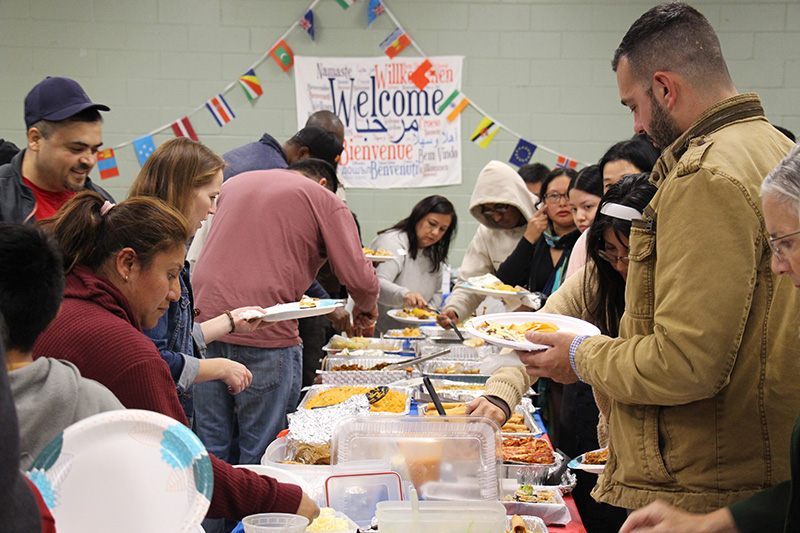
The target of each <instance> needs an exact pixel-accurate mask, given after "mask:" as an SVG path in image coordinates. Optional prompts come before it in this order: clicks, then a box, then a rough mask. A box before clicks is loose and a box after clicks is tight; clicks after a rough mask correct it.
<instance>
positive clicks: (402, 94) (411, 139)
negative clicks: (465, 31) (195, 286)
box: [294, 56, 463, 189]
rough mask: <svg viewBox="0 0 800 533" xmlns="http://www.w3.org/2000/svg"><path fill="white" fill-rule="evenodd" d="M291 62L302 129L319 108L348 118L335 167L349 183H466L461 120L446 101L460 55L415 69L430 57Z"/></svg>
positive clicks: (456, 83) (457, 86)
mask: <svg viewBox="0 0 800 533" xmlns="http://www.w3.org/2000/svg"><path fill="white" fill-rule="evenodd" d="M294 60H295V64H294V68H295V71H294V75H295V92H296V97H297V122H298V127H299V128H302V127H303V126H304V125H305V123H306V120H307V119H308V116H309V115H311V114H312V113H314V112H315V111H319V110H321V109H328V110H330V111H333V112H334V113H336V115H337V116H338V117H339V118H340V119H341V120H342V122H343V123H344V128H345V143H344V146H345V148H344V152H342V157H341V161H340V162H339V168H338V172H339V176H340V178H341V179H342V181H343V182H344V184H345V186H347V187H353V188H377V189H389V188H394V187H434V186H439V185H455V184H459V183H461V119H460V117H458V116H455V117H451V118H452V121H451V120H448V116H449V115H450V114H451V111H452V110H450V109H448V105H447V104H448V103H449V102H447V100H448V98H449V97H450V96H451V95H452V94H453V91H456V90H461V65H462V61H463V57H462V56H442V57H429V58H427V61H430V64H431V67H430V68H429V69H428V70H427V71H425V72H422V73H421V74H420V72H417V73H416V75H415V72H416V71H417V70H418V69H419V67H420V65H422V64H423V62H424V61H426V58H419V57H417V58H407V59H406V58H401V57H396V58H394V59H389V58H388V57H301V56H297V57H295V58H294ZM421 76H424V78H422V79H420V78H421ZM425 79H427V83H426V82H425ZM420 82H422V83H420ZM419 85H423V86H424V88H423V89H420V88H419Z"/></svg>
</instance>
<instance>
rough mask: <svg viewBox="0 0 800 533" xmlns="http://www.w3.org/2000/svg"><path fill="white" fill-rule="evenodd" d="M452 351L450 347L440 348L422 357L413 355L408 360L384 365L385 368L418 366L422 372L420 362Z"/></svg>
mask: <svg viewBox="0 0 800 533" xmlns="http://www.w3.org/2000/svg"><path fill="white" fill-rule="evenodd" d="M448 353H450V348H445V349H444V350H439V351H438V352H434V353H432V354H428V355H423V356H422V357H413V358H411V359H409V360H408V361H400V362H399V363H392V364H390V365H387V366H385V367H383V369H384V370H395V369H398V368H405V367H407V366H413V367H416V369H417V370H418V371H419V372H420V373H421V372H422V368H421V367H420V366H419V365H420V363H424V362H426V361H430V360H431V359H436V358H437V357H441V356H443V355H446V354H448Z"/></svg>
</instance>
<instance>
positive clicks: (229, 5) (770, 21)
mask: <svg viewBox="0 0 800 533" xmlns="http://www.w3.org/2000/svg"><path fill="white" fill-rule="evenodd" d="M386 2H387V4H388V6H389V7H390V9H391V10H392V11H393V12H394V14H395V15H396V16H397V18H398V19H399V21H400V23H401V24H402V25H403V26H404V27H405V28H406V30H407V31H408V33H409V34H410V35H411V37H412V39H414V41H416V43H417V44H419V46H420V47H421V48H422V50H423V51H424V52H425V53H426V54H427V55H450V54H457V55H463V56H464V57H465V60H464V77H463V82H462V90H463V92H464V93H466V94H467V95H468V96H469V97H470V98H471V99H472V100H474V101H475V102H477V103H478V104H479V105H480V106H481V107H482V108H483V109H485V110H486V112H487V113H489V114H490V115H491V116H492V117H493V118H495V119H496V120H499V121H500V122H502V123H504V124H506V125H507V126H508V127H509V128H511V129H513V130H514V131H516V132H517V133H519V134H521V135H523V136H524V137H525V138H526V139H528V140H530V141H533V142H538V143H541V144H544V145H546V146H548V147H550V148H553V149H555V150H558V151H561V152H563V153H565V154H567V155H569V156H572V157H574V158H577V159H578V160H580V161H586V162H594V161H595V160H597V159H598V158H599V157H600V155H601V154H602V153H603V151H604V150H605V148H607V147H608V146H609V145H611V144H612V143H614V142H616V141H618V140H620V139H623V138H626V137H628V136H629V135H630V134H631V133H632V119H631V117H630V115H629V113H628V111H627V110H626V109H625V108H623V107H622V106H621V105H620V104H619V97H618V95H617V90H616V83H615V78H614V75H613V73H612V72H611V69H610V66H609V61H610V58H611V54H612V52H613V50H614V49H615V48H616V46H617V44H618V43H619V41H620V39H621V38H622V36H623V34H624V33H625V30H626V29H627V28H628V26H629V25H630V24H631V22H633V20H635V19H636V18H637V17H638V16H639V15H640V14H641V13H642V12H644V11H645V10H646V9H647V8H649V7H650V6H651V5H653V4H654V3H655V2H641V1H623V0H617V1H613V0H604V1H601V0H584V1H571V0H551V1H546V0H543V1H528V0H503V1H498V0H494V1H492V0H483V1H471V0H447V1H446V2H445V1H442V0H426V1H422V0H386ZM367 4H368V2H367V0H358V2H356V4H355V5H353V6H352V7H351V8H350V9H348V10H347V11H345V10H342V9H341V7H339V5H338V4H336V2H334V1H333V0H321V1H320V2H319V4H318V5H317V6H316V7H315V16H316V31H317V40H316V41H315V42H312V41H311V40H310V39H309V38H308V37H307V35H306V34H305V33H304V32H303V31H302V29H300V28H296V29H294V30H293V31H292V32H291V33H290V34H289V36H288V38H287V41H288V42H289V44H290V46H291V47H292V49H293V50H294V53H295V54H296V55H317V56H370V55H376V56H378V55H380V54H381V51H380V49H379V48H378V44H379V43H380V42H381V40H383V39H384V38H385V37H386V36H387V35H388V34H389V33H390V32H391V31H392V30H393V29H394V25H393V23H392V21H391V20H390V19H389V17H388V16H385V15H384V16H382V17H380V18H378V19H377V20H376V21H375V22H374V23H373V24H372V26H371V27H369V28H367V27H366V9H367ZM309 5H310V1H306V0H302V1H300V0H136V1H135V2H125V1H122V0H2V2H0V136H2V137H4V138H6V139H9V140H12V141H14V142H15V143H17V144H18V145H20V146H23V145H24V144H25V131H24V123H23V114H22V101H23V99H24V97H25V94H26V93H27V92H28V90H29V89H30V88H31V87H32V86H33V85H34V84H35V83H37V82H38V81H40V80H41V79H42V78H44V77H45V76H47V75H60V76H69V77H73V78H75V79H77V80H79V81H80V83H81V84H82V85H83V86H84V88H85V89H86V91H87V92H88V93H89V95H90V96H91V97H92V98H93V99H94V100H95V101H98V102H102V103H106V104H108V105H109V106H111V107H112V111H111V112H110V113H106V114H105V125H104V128H103V132H104V142H105V144H106V145H108V146H115V145H117V144H119V143H122V142H126V141H131V140H133V139H135V138H137V137H139V136H141V135H143V134H145V133H148V132H149V131H151V130H153V129H155V128H157V127H159V126H161V125H163V124H167V123H170V122H172V121H173V120H175V119H176V118H179V117H182V116H184V115H186V114H187V113H190V112H191V111H192V110H193V109H195V108H196V107H197V106H200V105H202V104H203V102H205V100H206V99H208V98H210V97H211V96H213V95H214V94H216V93H217V92H219V91H221V90H222V89H223V88H224V87H225V86H226V85H227V84H228V83H229V82H230V81H231V80H234V79H236V78H237V77H238V76H239V75H240V74H242V72H243V71H244V70H245V69H246V68H247V67H248V66H249V65H251V64H252V63H254V62H255V61H256V60H257V59H258V58H259V57H260V56H261V55H262V54H263V53H264V52H265V51H266V50H267V49H268V48H269V47H270V46H271V45H272V44H273V43H274V42H275V41H276V40H277V39H278V38H279V37H280V36H281V35H282V34H283V33H284V31H285V30H286V29H287V28H288V27H289V25H290V24H291V23H292V22H293V21H294V20H296V19H297V18H299V17H300V16H301V15H302V14H303V13H304V12H305V10H306V8H307V7H308V6H309ZM693 5H695V6H696V7H698V8H699V9H700V10H701V11H702V12H703V13H704V14H705V15H706V16H707V17H708V18H709V20H710V21H711V23H712V24H713V25H714V27H715V28H716V29H717V31H718V32H719V34H720V38H721V41H722V46H723V51H724V53H725V55H726V57H727V60H728V64H729V66H730V69H731V72H732V74H733V77H734V80H735V82H736V85H737V88H738V89H739V91H740V92H744V91H755V92H758V93H759V94H760V95H761V97H762V99H763V101H764V106H765V108H766V111H767V116H768V117H769V118H770V120H771V121H772V122H774V123H775V124H780V125H783V126H786V127H788V128H789V129H791V130H793V131H795V132H800V104H799V103H798V102H800V4H798V2H796V1H775V2H769V1H750V2H747V1H736V0H726V1H717V2H709V1H697V2H694V4H693ZM403 54H404V55H412V56H413V55H416V52H414V50H413V49H411V48H409V49H407V50H406V51H405V52H403ZM256 73H257V75H258V76H259V78H260V80H261V83H262V85H263V87H264V92H265V94H264V96H262V97H261V98H260V99H258V100H257V101H256V102H255V103H253V104H250V103H248V102H247V100H246V99H245V97H244V94H243V93H242V92H241V91H240V90H239V89H238V88H236V91H233V92H231V93H229V95H226V98H228V100H229V103H230V104H231V106H232V107H233V108H234V110H235V111H236V113H237V118H236V120H234V121H233V122H232V123H230V124H228V125H227V126H225V127H224V128H219V127H218V126H217V125H216V123H215V122H214V121H213V119H212V118H211V116H210V115H209V114H208V113H207V112H206V111H202V112H200V113H198V114H196V115H193V116H192V118H191V120H192V123H193V124H194V127H195V129H196V130H197V133H198V134H199V136H200V138H201V140H202V141H203V142H205V143H206V144H208V145H209V146H210V147H212V148H213V149H214V150H216V151H217V152H219V153H223V152H225V151H227V150H229V149H231V148H233V147H235V146H238V145H240V144H243V143H245V142H250V141H252V140H255V139H257V138H258V137H259V136H260V135H261V133H262V132H264V131H268V132H270V133H271V134H272V135H274V136H275V137H276V138H278V139H279V140H285V139H287V138H289V137H290V136H291V135H292V134H293V133H294V132H295V131H296V129H297V123H296V113H295V94H294V79H293V77H292V73H291V71H290V72H289V73H288V74H284V73H283V72H281V71H280V70H279V69H278V68H277V66H276V65H275V64H274V63H273V62H272V60H271V59H270V60H268V61H266V62H265V63H264V64H263V65H261V66H260V67H258V68H257V69H256ZM462 117H463V118H462V138H463V137H466V136H468V135H469V134H470V133H471V132H472V130H473V129H474V127H475V126H476V125H477V123H478V121H479V120H480V118H481V117H480V115H479V114H478V113H477V112H475V110H473V109H468V110H467V111H465V112H464V114H463V115H462ZM169 137H171V130H168V132H165V133H162V134H160V135H157V136H156V137H155V140H156V143H157V144H158V143H161V142H163V141H165V140H166V139H168V138H169ZM516 142H517V139H516V138H515V137H513V136H512V135H510V134H508V133H505V132H500V133H499V134H498V135H497V136H496V137H495V140H494V141H493V142H492V143H491V144H490V145H489V147H488V148H487V149H485V150H484V149H481V148H479V147H477V146H474V145H472V144H471V143H470V142H469V141H468V140H466V141H465V142H464V143H463V172H464V174H463V183H462V184H461V185H459V186H449V187H439V188H425V189H393V190H386V191H373V190H365V189H351V190H349V191H348V203H349V204H350V206H351V208H352V209H353V210H354V211H355V212H356V213H357V214H358V216H359V220H360V221H361V225H362V233H363V238H364V240H365V242H369V241H370V240H371V239H372V238H373V237H374V235H375V233H376V232H377V231H378V230H380V229H382V228H385V227H387V226H389V225H391V224H393V223H394V222H396V221H397V220H399V219H400V218H403V217H405V216H407V214H408V213H409V212H410V210H411V207H412V206H413V205H414V203H416V202H417V201H418V200H419V199H421V198H422V197H424V196H427V195H429V194H443V195H445V196H447V197H448V198H450V199H451V200H452V201H453V202H454V204H455V205H456V208H457V209H458V213H459V215H460V218H461V224H460V228H459V235H458V238H457V239H456V241H455V245H454V249H453V250H452V252H451V261H450V262H451V263H452V264H454V265H458V264H460V262H461V258H462V256H463V253H464V250H465V249H466V246H467V244H468V243H469V240H470V238H471V237H472V235H473V234H474V232H475V228H476V224H477V223H476V222H475V221H474V219H472V218H471V217H470V215H469V213H468V210H467V206H468V203H469V196H470V193H471V191H472V187H473V185H474V183H475V179H476V177H477V175H478V172H479V171H480V169H481V168H482V167H483V165H484V164H485V163H486V162H487V161H489V160H491V159H499V160H501V161H507V160H508V157H509V155H510V153H511V151H512V150H513V148H514V146H515V144H516ZM117 159H118V162H119V167H120V171H121V173H122V176H121V177H119V178H114V179H111V180H106V181H104V182H103V183H102V185H103V186H104V187H106V188H107V189H108V190H109V191H110V192H111V193H112V194H113V195H114V196H115V197H116V198H117V199H123V198H124V197H125V196H126V194H127V190H128V187H129V185H130V183H131V181H132V180H133V178H134V177H135V175H136V173H137V172H138V170H139V165H138V163H137V162H136V159H135V156H134V153H133V148H132V147H130V146H129V147H126V148H123V149H121V150H119V151H118V154H117ZM534 159H535V160H539V161H541V162H543V163H545V164H547V165H550V166H552V165H553V164H554V162H555V157H554V156H552V155H550V154H547V153H544V152H541V153H537V154H536V155H535V156H534ZM95 174H96V171H95Z"/></svg>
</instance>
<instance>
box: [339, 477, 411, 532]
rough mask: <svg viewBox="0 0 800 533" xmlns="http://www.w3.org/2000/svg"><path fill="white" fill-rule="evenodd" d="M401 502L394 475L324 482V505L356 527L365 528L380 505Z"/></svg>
mask: <svg viewBox="0 0 800 533" xmlns="http://www.w3.org/2000/svg"><path fill="white" fill-rule="evenodd" d="M402 499H403V485H402V480H401V479H400V476H399V475H398V474H397V473H396V472H369V473H361V474H343V475H335V476H331V477H329V478H328V479H327V480H326V481H325V505H327V506H328V507H333V508H334V509H338V510H339V511H342V512H344V513H345V514H346V515H347V516H348V517H350V518H351V519H352V520H353V521H354V522H355V523H356V524H358V527H361V528H368V527H369V526H370V523H371V522H372V517H373V516H375V509H376V508H377V505H378V504H379V503H380V502H385V501H400V500H402Z"/></svg>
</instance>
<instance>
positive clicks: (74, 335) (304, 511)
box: [34, 192, 319, 520]
mask: <svg viewBox="0 0 800 533" xmlns="http://www.w3.org/2000/svg"><path fill="white" fill-rule="evenodd" d="M43 225H44V226H46V227H47V228H48V229H49V230H50V231H52V232H53V233H54V235H55V237H56V238H57V239H58V241H59V243H60V244H61V247H62V249H63V251H64V259H65V264H66V265H68V267H67V277H66V287H65V291H64V304H63V306H62V309H61V312H60V313H59V315H58V316H57V317H56V319H55V320H54V321H53V322H52V323H51V324H50V326H49V327H48V328H47V329H46V330H45V331H44V333H42V334H41V335H40V336H39V339H38V341H37V342H36V345H35V347H34V357H54V358H57V359H64V360H67V361H70V362H72V363H74V364H75V365H76V366H77V367H78V369H79V370H80V371H81V374H82V375H83V376H84V377H86V378H89V379H93V380H95V381H98V382H100V383H102V384H103V385H105V386H106V387H108V388H109V389H110V390H111V391H112V392H113V393H114V394H115V395H116V396H117V398H119V400H120V401H121V402H122V404H123V405H125V406H126V407H128V408H130V409H148V410H151V411H156V412H159V413H163V414H165V415H167V416H171V417H172V418H174V419H176V420H178V421H180V422H182V423H183V424H186V416H185V414H184V412H183V409H182V408H181V405H180V403H179V402H178V396H177V394H175V384H174V382H173V380H172V376H171V374H170V372H169V367H168V366H167V364H166V363H165V362H164V360H163V359H162V358H161V355H160V354H159V352H158V350H157V349H156V347H155V345H154V344H153V342H152V341H151V340H150V339H148V338H147V337H146V336H145V335H144V334H143V333H142V328H149V327H153V326H154V325H155V324H156V322H157V321H158V319H159V318H160V317H161V315H162V314H163V313H164V311H165V310H166V309H167V307H169V303H170V301H175V300H177V299H178V297H179V296H180V285H179V282H178V275H179V273H180V271H181V268H182V267H183V257H184V254H185V252H186V240H187V229H186V221H185V219H184V218H183V216H182V215H180V214H179V213H178V212H177V211H175V210H174V209H173V208H171V207H169V206H168V205H167V204H165V203H164V202H162V201H160V200H157V199H154V198H133V199H129V200H126V201H125V202H122V203H120V204H118V205H116V206H114V205H113V204H110V203H108V202H105V203H104V201H103V199H102V198H101V197H100V196H99V195H97V194H95V193H89V192H87V193H81V194H78V195H77V196H76V197H75V198H74V199H72V200H71V201H70V202H69V203H68V204H67V205H65V206H64V208H62V209H61V211H59V213H58V214H57V215H56V216H55V217H53V218H52V219H49V220H47V221H46V222H44V223H43ZM211 463H212V466H213V469H214V493H213V496H212V499H211V507H210V509H209V511H208V517H209V518H230V519H235V520H239V519H241V518H242V517H243V516H246V515H248V514H253V513H259V512H270V511H274V512H287V513H297V514H300V515H304V516H306V517H308V518H310V519H313V518H314V517H315V516H316V515H317V514H318V513H319V509H318V508H317V506H316V504H315V503H314V502H313V500H311V499H310V498H309V497H308V496H307V495H306V494H304V493H303V492H302V490H301V489H300V487H298V486H296V485H289V484H284V483H278V482H277V481H275V480H274V479H272V478H270V477H267V476H258V475H256V474H254V473H252V472H250V471H248V470H245V469H238V468H233V467H232V466H230V465H228V464H226V463H225V462H223V461H220V460H218V459H217V458H216V457H213V456H211Z"/></svg>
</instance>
